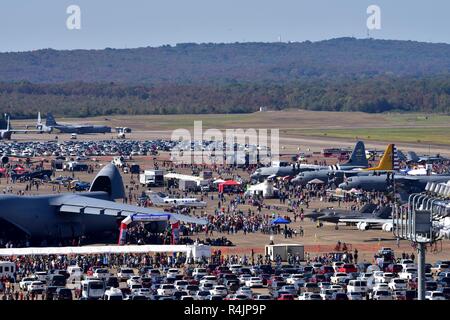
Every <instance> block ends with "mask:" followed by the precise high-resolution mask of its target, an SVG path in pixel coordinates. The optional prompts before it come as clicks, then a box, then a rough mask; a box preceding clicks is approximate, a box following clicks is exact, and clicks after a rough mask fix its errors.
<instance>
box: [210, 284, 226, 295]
mask: <svg viewBox="0 0 450 320" xmlns="http://www.w3.org/2000/svg"><path fill="white" fill-rule="evenodd" d="M209 293H211V295H212V296H221V297H226V296H227V294H228V290H227V288H226V287H225V286H214V288H213V289H212V290H210V291H209Z"/></svg>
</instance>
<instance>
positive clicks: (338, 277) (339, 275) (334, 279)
mask: <svg viewBox="0 0 450 320" xmlns="http://www.w3.org/2000/svg"><path fill="white" fill-rule="evenodd" d="M345 279H348V274H346V273H343V272H336V273H335V274H334V275H333V276H331V278H330V282H331V283H333V284H338V283H341V282H342V281H344V280H345Z"/></svg>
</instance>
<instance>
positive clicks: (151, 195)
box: [148, 192, 164, 204]
mask: <svg viewBox="0 0 450 320" xmlns="http://www.w3.org/2000/svg"><path fill="white" fill-rule="evenodd" d="M148 197H149V198H150V201H151V202H152V203H154V204H159V203H163V202H164V201H163V198H162V197H161V196H160V195H159V194H158V193H155V192H150V193H149V194H148Z"/></svg>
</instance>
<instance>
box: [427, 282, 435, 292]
mask: <svg viewBox="0 0 450 320" xmlns="http://www.w3.org/2000/svg"><path fill="white" fill-rule="evenodd" d="M437 288H438V284H437V282H436V281H425V290H426V291H436V290H437Z"/></svg>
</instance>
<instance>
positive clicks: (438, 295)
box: [425, 291, 445, 300]
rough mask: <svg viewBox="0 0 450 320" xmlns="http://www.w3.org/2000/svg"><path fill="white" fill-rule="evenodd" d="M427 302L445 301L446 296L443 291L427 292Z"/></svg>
mask: <svg viewBox="0 0 450 320" xmlns="http://www.w3.org/2000/svg"><path fill="white" fill-rule="evenodd" d="M425 299H426V300H445V296H444V294H443V293H442V292H441V291H426V292H425Z"/></svg>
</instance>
